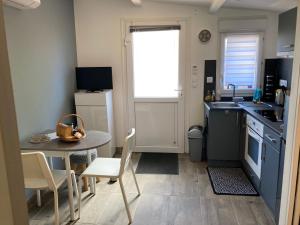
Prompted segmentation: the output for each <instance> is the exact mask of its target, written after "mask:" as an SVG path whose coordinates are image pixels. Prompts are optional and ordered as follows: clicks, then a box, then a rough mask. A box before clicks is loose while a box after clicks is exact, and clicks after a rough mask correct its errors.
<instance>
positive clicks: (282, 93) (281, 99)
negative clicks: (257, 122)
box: [275, 88, 285, 106]
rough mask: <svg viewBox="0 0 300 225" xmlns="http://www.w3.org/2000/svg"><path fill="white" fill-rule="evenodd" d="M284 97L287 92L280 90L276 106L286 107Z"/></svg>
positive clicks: (276, 95) (277, 91) (276, 98)
mask: <svg viewBox="0 0 300 225" xmlns="http://www.w3.org/2000/svg"><path fill="white" fill-rule="evenodd" d="M284 95H285V91H284V89H283V88H279V89H277V90H276V92H275V103H276V105H280V106H283V105H284Z"/></svg>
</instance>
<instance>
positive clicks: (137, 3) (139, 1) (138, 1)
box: [131, 0, 142, 6]
mask: <svg viewBox="0 0 300 225" xmlns="http://www.w3.org/2000/svg"><path fill="white" fill-rule="evenodd" d="M131 2H132V4H134V5H135V6H141V5H142V0H131Z"/></svg>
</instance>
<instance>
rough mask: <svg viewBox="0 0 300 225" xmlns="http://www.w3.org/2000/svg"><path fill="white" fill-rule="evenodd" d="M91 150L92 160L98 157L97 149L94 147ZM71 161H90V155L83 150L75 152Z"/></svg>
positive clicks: (71, 156) (78, 162) (77, 162)
mask: <svg viewBox="0 0 300 225" xmlns="http://www.w3.org/2000/svg"><path fill="white" fill-rule="evenodd" d="M90 151H91V158H92V161H93V160H94V159H95V158H96V157H97V150H96V149H93V150H90ZM70 161H71V162H72V163H75V164H82V163H88V157H87V152H86V151H81V152H75V153H73V154H72V155H70Z"/></svg>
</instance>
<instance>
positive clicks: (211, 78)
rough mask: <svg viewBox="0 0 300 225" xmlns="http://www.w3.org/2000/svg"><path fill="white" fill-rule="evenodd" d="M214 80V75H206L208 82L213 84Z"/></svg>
mask: <svg viewBox="0 0 300 225" xmlns="http://www.w3.org/2000/svg"><path fill="white" fill-rule="evenodd" d="M213 82H214V78H213V77H206V83H208V84H211V83H213Z"/></svg>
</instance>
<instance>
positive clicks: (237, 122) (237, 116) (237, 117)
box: [236, 112, 239, 126]
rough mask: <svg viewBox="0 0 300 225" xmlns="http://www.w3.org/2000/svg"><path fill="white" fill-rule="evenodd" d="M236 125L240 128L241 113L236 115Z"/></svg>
mask: <svg viewBox="0 0 300 225" xmlns="http://www.w3.org/2000/svg"><path fill="white" fill-rule="evenodd" d="M236 125H237V126H239V113H238V112H237V113H236Z"/></svg>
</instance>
